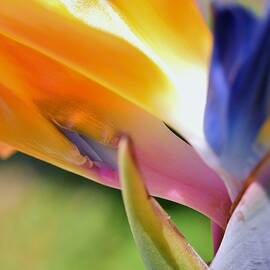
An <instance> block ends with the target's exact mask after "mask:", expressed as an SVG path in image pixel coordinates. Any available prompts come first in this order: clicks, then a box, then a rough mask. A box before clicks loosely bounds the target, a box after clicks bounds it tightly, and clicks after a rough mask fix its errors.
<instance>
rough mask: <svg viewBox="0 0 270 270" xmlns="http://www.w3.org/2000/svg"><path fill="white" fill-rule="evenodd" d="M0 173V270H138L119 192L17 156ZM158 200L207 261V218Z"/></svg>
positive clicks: (209, 253)
mask: <svg viewBox="0 0 270 270" xmlns="http://www.w3.org/2000/svg"><path fill="white" fill-rule="evenodd" d="M0 170H1V173H0V269H3V270H19V269H20V270H21V269H27V270H62V269H63V270H74V269H76V270H77V269H78V270H86V269H95V270H122V269H123V270H124V269H129V270H133V269H134V270H140V269H142V270H143V269H144V267H143V264H142V262H141V259H140V257H139V254H138V252H137V251H136V247H135V245H134V242H133V239H132V235H131V233H130V230H129V227H128V223H127V219H126V216H125V212H124V207H123V205H122V201H121V194H120V192H119V191H118V190H114V189H110V188H108V187H104V186H101V185H98V184H96V183H94V182H92V181H89V180H86V179H84V178H82V177H79V176H77V175H74V174H71V173H69V172H66V171H63V170H61V169H58V168H55V167H54V166H51V165H48V164H46V163H43V162H41V161H38V160H34V159H32V158H30V157H26V156H24V155H22V154H16V155H15V156H13V157H12V158H10V159H9V160H6V161H0ZM159 201H160V202H161V204H162V206H163V207H164V208H165V209H166V211H168V213H169V214H170V215H171V217H172V219H173V220H174V222H175V223H176V224H177V226H178V227H179V228H180V230H181V231H182V232H183V234H184V235H185V236H186V237H187V239H188V240H189V241H190V242H191V244H192V245H193V246H194V247H195V248H196V250H197V251H198V252H199V254H200V255H201V256H202V257H203V258H204V259H205V260H207V261H209V260H210V259H211V257H212V254H213V250H212V244H211V243H212V242H211V233H210V223H209V220H208V219H207V218H205V217H204V216H202V215H200V214H198V213H196V212H195V211H193V210H191V209H188V208H186V207H183V206H181V205H177V204H174V203H171V202H167V201H164V200H159Z"/></svg>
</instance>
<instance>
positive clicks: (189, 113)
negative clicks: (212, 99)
mask: <svg viewBox="0 0 270 270" xmlns="http://www.w3.org/2000/svg"><path fill="white" fill-rule="evenodd" d="M54 1H55V0H54ZM57 1H59V2H61V3H62V4H63V5H64V6H65V7H66V8H67V9H68V11H69V12H70V13H71V14H73V15H74V16H75V17H77V18H78V19H80V20H82V21H83V22H84V23H86V24H88V25H90V26H92V27H94V28H97V29H100V30H102V31H105V32H109V33H111V34H113V35H116V36H118V37H120V38H122V39H124V40H126V41H128V42H129V43H130V44H132V45H133V46H135V47H137V48H138V49H139V50H141V51H142V52H143V53H144V54H145V55H147V56H148V57H149V58H150V59H151V60H152V61H153V62H154V63H155V64H157V66H158V67H159V68H160V69H161V70H162V71H163V72H164V73H165V74H166V75H167V77H168V79H169V80H170V81H171V83H172V86H173V89H165V90H164V91H173V95H170V94H169V95H164V93H160V96H159V95H158V94H155V95H154V96H153V98H155V100H153V102H155V103H156V107H158V108H162V107H164V104H166V105H167V106H165V107H166V109H170V111H169V112H168V111H166V114H167V118H168V119H169V121H170V123H169V124H171V125H173V126H175V127H177V128H178V130H179V131H180V132H181V133H182V134H183V135H184V136H185V137H187V138H188V139H189V140H191V143H192V144H194V145H195V146H196V145H198V146H200V147H201V145H202V141H204V134H203V115H204V109H205V104H206V93H207V91H206V90H207V72H206V71H205V68H204V67H200V66H198V65H197V64H192V63H189V62H183V59H179V61H178V60H177V55H175V57H174V58H173V57H168V59H161V58H160V57H159V56H158V55H156V54H155V53H154V52H153V50H152V49H151V48H150V47H149V46H147V45H146V44H145V43H144V41H143V40H141V39H139V38H138V37H137V36H136V35H135V33H133V32H132V30H131V29H130V27H129V26H128V25H127V24H126V22H125V21H124V20H123V19H122V17H121V16H119V14H118V13H117V12H116V11H115V10H114V9H113V8H112V6H111V5H110V4H109V3H108V2H107V1H106V0H88V1H86V0H57ZM179 34H181V33H179ZM164 42H165V43H166V41H164ZM169 50H170V48H168V54H170V51H169ZM169 59H175V62H174V63H172V62H171V61H169ZM154 79H155V78H153V80H154ZM190 86H192V87H190ZM202 86H203V88H204V89H201V88H202ZM164 99H167V100H164ZM139 105H140V104H139ZM164 117H166V116H165V115H164ZM164 120H166V119H164Z"/></svg>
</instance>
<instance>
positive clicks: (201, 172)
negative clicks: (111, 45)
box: [0, 36, 230, 226]
mask: <svg viewBox="0 0 270 270" xmlns="http://www.w3.org/2000/svg"><path fill="white" fill-rule="evenodd" d="M0 58H1V61H0V84H1V90H0V100H1V106H0V120H1V121H0V140H1V141H4V142H5V143H8V144H10V145H11V146H13V147H15V148H17V149H19V150H20V151H23V152H26V153H28V154H30V155H33V156H35V157H38V158H40V159H43V160H46V161H48V162H51V163H53V164H55V165H58V166H60V167H63V168H65V169H68V170H71V171H74V172H76V173H79V174H81V175H84V176H86V177H88V178H91V179H94V180H96V181H99V182H102V183H104V184H106V185H110V186H114V187H118V186H119V183H118V179H117V172H116V173H115V175H109V176H108V175H101V174H97V171H95V170H94V168H90V166H85V163H86V162H87V160H85V158H84V157H83V156H82V155H80V154H79V153H78V151H76V148H75V147H74V145H73V144H72V143H71V142H70V141H68V140H67V139H66V137H64V136H63V135H62V133H61V132H59V130H58V129H57V128H56V125H55V123H56V124H57V125H60V126H63V127H66V128H69V129H71V130H73V131H76V132H79V133H80V134H83V135H85V136H87V137H89V138H92V139H95V140H97V141H99V142H102V143H104V144H106V145H108V146H110V145H114V144H115V140H117V137H118V136H119V134H120V135H121V133H127V134H130V136H131V138H132V140H133V141H134V146H135V153H136V157H137V160H138V164H139V166H140V168H141V170H142V173H143V177H144V178H145V179H147V181H148V183H149V187H150V192H151V194H153V195H156V196H160V197H163V198H167V199H170V200H173V201H176V202H179V203H183V204H185V205H189V206H191V207H193V208H195V209H197V210H199V211H201V212H203V213H205V214H207V215H208V216H210V217H211V218H212V219H213V220H215V221H216V223H218V224H219V225H220V226H223V225H224V224H225V221H226V214H227V211H228V208H229V206H230V201H229V199H228V195H227V193H226V189H225V187H224V185H223V183H222V181H221V180H220V179H219V178H218V176H217V175H216V174H215V173H214V172H212V171H211V170H210V169H209V168H208V167H207V166H206V165H204V163H203V162H202V161H201V160H200V158H199V157H198V156H197V154H196V153H195V152H194V150H193V149H192V148H191V147H190V146H189V145H187V144H185V143H184V142H183V141H182V140H180V139H179V138H177V137H176V136H175V135H174V134H173V133H171V132H170V131H169V129H168V128H167V127H166V126H165V125H164V124H163V123H162V122H161V121H159V120H158V119H157V118H154V117H153V116H152V115H150V114H148V113H146V112H144V111H143V110H141V109H140V108H139V107H137V106H136V105H134V104H132V103H130V102H128V101H127V100H125V99H123V98H121V97H120V96H118V95H116V94H114V93H113V92H111V91H109V90H108V89H106V88H104V87H103V86H101V85H99V84H97V83H96V82H94V81H92V80H89V79H88V78H87V77H86V76H82V75H81V74H80V73H77V72H74V71H73V70H72V69H69V68H68V67H67V66H65V65H63V64H61V63H59V62H56V61H55V60H52V59H51V58H49V57H47V56H45V55H43V54H41V53H40V52H38V51H35V50H33V49H32V48H29V47H26V46H23V45H21V44H19V43H17V42H15V41H13V40H11V39H8V38H6V37H3V36H0ZM88 165H89V164H88ZM202 176H203V177H202ZM194 198H198V199H196V200H194Z"/></svg>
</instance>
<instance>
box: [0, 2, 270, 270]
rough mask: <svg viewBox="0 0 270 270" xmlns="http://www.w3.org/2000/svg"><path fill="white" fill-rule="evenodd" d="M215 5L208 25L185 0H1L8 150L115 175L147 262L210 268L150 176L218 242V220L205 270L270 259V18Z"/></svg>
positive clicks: (0, 81) (106, 178)
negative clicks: (197, 215)
mask: <svg viewBox="0 0 270 270" xmlns="http://www.w3.org/2000/svg"><path fill="white" fill-rule="evenodd" d="M204 2H206V1H204ZM223 2H226V1H216V3H215V4H214V5H213V6H212V12H209V11H208V9H207V10H206V11H207V14H213V18H212V20H213V22H212V23H213V33H211V30H209V28H208V26H207V24H206V23H205V20H204V19H203V17H202V16H201V13H200V10H199V9H198V6H197V3H196V2H195V1H192V0H185V1H165V0H149V1H143V0H136V1H124V0H108V1H105V0H91V1H84V0H81V1H80V0H77V1H76V0H47V1H46V0H31V1H28V2H27V3H25V1H22V0H10V1H5V2H3V3H1V5H0V120H1V121H0V140H1V141H2V144H1V154H2V156H3V157H7V156H8V154H9V153H13V152H14V149H16V150H19V151H21V152H24V153H27V154H29V155H32V156H35V157H37V158H39V159H42V160H45V161H47V162H50V163H52V164H54V165H57V166H60V167H62V168H64V169H67V170H70V171H73V172H75V173H77V174H80V175H83V176H85V177H87V178H90V179H92V180H95V181H98V182H100V183H103V184H106V185H109V186H112V187H120V183H119V182H121V186H122V188H123V189H122V190H123V198H124V203H125V206H126V210H127V214H128V218H129V221H130V225H131V228H132V231H133V234H134V237H135V240H136V242H137V245H138V247H139V250H140V251H141V253H142V256H143V258H144V261H145V264H146V266H147V267H148V268H149V269H207V268H208V266H207V265H206V264H205V263H204V262H203V261H202V260H201V259H200V258H199V256H198V255H197V254H196V252H195V251H194V250H193V249H192V247H191V246H190V245H189V244H188V243H187V241H186V240H185V239H184V237H183V236H182V235H181V233H179V232H177V231H176V229H175V227H174V226H173V225H172V223H171V222H170V220H169V218H168V217H167V216H166V214H165V213H164V212H163V210H162V209H161V208H160V207H159V206H158V204H157V203H156V202H155V200H154V199H152V198H150V197H149V196H150V195H148V192H147V190H146V188H145V186H147V189H148V190H149V192H150V194H151V195H154V196H159V197H163V198H166V199H170V200H172V201H175V202H178V203H181V204H185V205H187V206H189V207H192V208H194V209H196V210H198V211H200V212H202V213H204V214H205V215H207V216H208V217H210V218H211V220H212V221H213V232H214V242H215V243H214V244H215V249H216V251H217V250H218V247H219V245H220V241H221V238H222V236H223V233H224V230H225V229H226V231H225V236H224V238H223V241H222V244H221V246H220V248H219V250H218V252H217V254H216V257H215V259H214V261H213V263H212V264H211V266H210V267H211V269H212V268H213V269H254V267H257V268H256V269H268V267H269V265H270V262H269V260H268V258H267V256H266V255H267V250H268V251H269V249H270V246H269V245H270V240H269V234H268V233H267V226H268V225H270V224H269V223H270V220H269V218H267V213H269V211H270V207H269V206H270V204H269V200H268V195H267V194H268V193H269V184H268V182H269V181H267V180H268V179H267V178H268V167H267V162H268V158H267V151H268V145H269V143H268V138H269V136H268V134H269V123H268V122H269V121H268V111H269V109H268V107H269V106H268V92H269V91H268V88H269V79H268V76H267V74H268V71H269V59H270V58H269V55H268V54H269V53H268V51H267V46H268V43H269V36H270V35H269V34H268V32H269V29H270V27H269V21H270V19H269V15H268V11H267V9H266V6H267V5H266V4H263V3H262V2H261V1H258V3H257V5H258V4H261V7H263V8H265V11H266V12H264V13H265V14H263V15H255V13H253V12H252V11H251V10H249V9H248V8H247V7H245V6H242V5H240V4H236V3H233V2H234V1H228V2H230V3H228V4H225V3H223ZM242 2H245V1H242ZM201 4H202V2H201ZM203 7H205V6H203ZM204 10H205V9H204ZM210 59H211V62H210ZM209 63H210V76H208V70H209ZM254 68H256V69H257V71H254ZM127 136H128V138H129V139H127ZM130 141H132V143H131V144H132V146H130V143H129V142H130ZM117 155H118V157H117ZM119 180H120V181H119ZM143 183H145V184H143ZM247 246H248V247H247ZM252 267H253V268H252Z"/></svg>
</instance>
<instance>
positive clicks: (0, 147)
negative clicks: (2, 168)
mask: <svg viewBox="0 0 270 270" xmlns="http://www.w3.org/2000/svg"><path fill="white" fill-rule="evenodd" d="M15 152H16V149H14V148H13V147H11V146H9V145H7V144H5V143H1V142H0V158H2V159H7V158H9V157H10V156H12V155H13V154H14V153H15Z"/></svg>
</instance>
